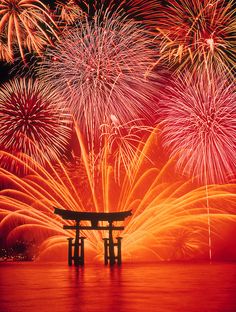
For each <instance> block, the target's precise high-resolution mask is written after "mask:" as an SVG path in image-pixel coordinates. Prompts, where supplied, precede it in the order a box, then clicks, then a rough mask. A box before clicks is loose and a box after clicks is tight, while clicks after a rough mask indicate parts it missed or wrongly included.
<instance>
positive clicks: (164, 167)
mask: <svg viewBox="0 0 236 312" xmlns="http://www.w3.org/2000/svg"><path fill="white" fill-rule="evenodd" d="M76 132H77V135H78V140H79V144H80V150H81V166H82V167H83V171H84V174H83V180H81V174H80V173H77V171H73V172H71V170H68V168H67V166H65V165H63V164H62V163H61V162H60V161H59V160H58V162H57V169H55V167H54V166H53V165H52V164H50V163H49V164H48V168H47V170H45V169H44V168H43V167H42V166H40V164H37V163H35V162H34V161H33V160H32V159H31V160H30V159H29V161H28V166H29V170H30V175H29V176H26V177H25V178H23V179H19V178H18V177H17V176H15V175H14V174H11V173H10V172H8V171H6V170H4V169H0V174H1V177H2V178H3V179H4V180H6V181H8V183H10V185H11V188H8V189H6V190H2V191H1V192H0V203H1V210H0V216H1V221H0V231H1V233H2V235H3V237H5V238H6V239H7V241H8V243H10V242H11V241H15V239H16V238H18V239H21V240H26V241H27V239H29V237H30V240H32V238H34V239H35V240H36V241H37V242H38V243H42V245H41V257H43V256H44V255H45V254H46V253H48V252H49V253H50V252H51V251H52V250H54V248H57V247H58V246H59V247H60V246H62V247H63V245H64V244H65V242H66V236H67V235H71V236H73V233H72V232H69V233H67V232H66V231H65V230H63V229H62V225H61V220H60V219H59V218H58V217H57V216H55V215H54V214H53V211H54V208H53V206H56V207H63V208H65V209H68V210H72V211H73V210H74V211H97V212H102V211H103V212H112V211H125V210H129V209H132V211H133V215H132V218H130V219H129V220H128V221H127V223H126V229H125V230H124V232H123V233H122V236H123V246H124V249H123V250H124V255H123V256H124V259H126V260H128V259H130V260H132V259H135V260H143V259H145V261H147V259H150V260H154V259H155V260H166V259H169V260H170V259H191V258H197V257H199V256H200V255H202V254H205V253H206V250H207V233H206V229H205V225H206V223H207V217H206V214H205V211H204V210H205V209H204V200H205V189H204V187H196V186H194V185H193V183H192V182H191V180H182V179H181V178H179V177H177V176H175V177H173V165H174V162H173V160H170V161H168V162H162V163H160V161H155V158H154V159H153V158H152V153H153V149H155V150H156V149H157V146H158V142H157V137H156V131H153V132H152V133H151V134H150V136H149V138H148V140H147V141H146V142H145V144H144V146H143V149H142V153H141V154H140V156H139V158H138V159H137V161H135V162H131V163H130V165H131V166H133V168H132V172H133V174H134V177H133V180H132V181H130V179H129V177H127V175H123V176H122V180H121V181H120V182H121V183H120V185H118V184H117V183H116V181H115V179H114V171H113V169H114V167H113V165H114V164H112V163H108V162H107V158H108V157H109V156H108V155H106V154H103V157H98V159H99V163H98V165H97V173H96V175H95V176H94V174H93V173H92V172H91V170H90V168H91V164H90V158H89V157H88V153H87V151H86V148H85V146H84V144H83V142H82V137H81V133H80V131H79V129H76ZM144 155H145V156H144ZM150 158H152V160H153V161H152V162H150V160H149V159H150ZM19 161H21V160H20V159H19ZM59 168H60V170H59ZM235 188H236V185H233V184H231V185H222V186H217V185H212V186H209V196H210V197H211V217H212V220H213V221H212V222H213V224H214V231H212V235H213V236H214V237H216V236H215V235H216V234H218V235H220V234H221V227H222V224H224V223H227V222H229V221H230V220H231V221H232V222H235V221H236V218H235V215H234V212H233V209H234V204H233V201H234V202H235ZM65 222H67V224H71V221H65ZM117 234H118V233H117ZM83 235H85V236H86V237H87V238H88V240H87V241H86V245H85V247H86V252H88V251H89V250H90V251H91V252H92V253H93V256H94V255H95V256H98V258H99V259H100V260H101V259H102V257H103V256H102V254H103V243H102V239H101V238H102V236H103V235H105V233H103V232H102V231H100V232H90V231H83Z"/></svg>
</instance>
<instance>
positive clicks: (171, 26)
mask: <svg viewBox="0 0 236 312" xmlns="http://www.w3.org/2000/svg"><path fill="white" fill-rule="evenodd" d="M235 27H236V21H235V9H234V6H233V1H225V0H203V1H202V0H183V1H177V0H169V1H167V2H166V5H164V6H163V7H162V8H160V9H159V14H158V22H157V26H156V30H157V38H158V41H159V40H160V41H159V43H160V62H162V61H163V62H166V63H167V64H169V65H171V66H173V67H174V68H176V69H178V70H182V69H183V68H184V67H186V66H187V67H192V68H193V69H196V68H199V67H200V66H209V65H212V64H213V65H216V64H217V65H219V64H221V66H222V67H223V68H227V69H228V71H232V69H233V68H235V42H236V37H235V31H234V29H235Z"/></svg>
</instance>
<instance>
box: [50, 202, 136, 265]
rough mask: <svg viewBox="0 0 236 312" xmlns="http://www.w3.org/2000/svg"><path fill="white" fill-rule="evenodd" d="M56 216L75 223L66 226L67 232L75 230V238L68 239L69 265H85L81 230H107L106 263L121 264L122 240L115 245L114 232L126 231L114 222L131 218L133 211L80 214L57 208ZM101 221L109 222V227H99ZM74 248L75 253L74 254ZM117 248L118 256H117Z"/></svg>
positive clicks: (119, 238) (104, 239)
mask: <svg viewBox="0 0 236 312" xmlns="http://www.w3.org/2000/svg"><path fill="white" fill-rule="evenodd" d="M54 213H55V214H57V215H59V216H61V217H62V218H63V219H64V220H72V221H75V225H64V226H63V228H64V229H66V230H75V238H74V239H73V238H68V264H69V265H72V261H73V260H74V265H75V266H79V265H83V264H84V239H85V237H83V236H80V230H88V231H90V230H107V231H108V232H109V237H108V238H103V241H104V263H105V264H108V263H109V264H110V265H114V264H115V263H116V262H117V264H121V239H122V237H117V238H116V239H117V242H116V243H114V241H113V236H112V231H121V230H124V226H114V225H113V222H116V221H124V220H125V218H126V217H128V216H131V214H132V213H131V210H129V211H122V212H80V211H71V210H64V209H60V208H55V211H54ZM81 221H90V222H91V225H81V224H80V222H81ZM100 221H107V222H108V226H104V225H102V226H101V225H99V222H100ZM73 247H74V252H73ZM115 247H117V254H116V255H115Z"/></svg>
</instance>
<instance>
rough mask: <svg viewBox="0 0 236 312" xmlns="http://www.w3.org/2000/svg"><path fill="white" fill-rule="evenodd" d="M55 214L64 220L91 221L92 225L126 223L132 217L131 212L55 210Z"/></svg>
mask: <svg viewBox="0 0 236 312" xmlns="http://www.w3.org/2000/svg"><path fill="white" fill-rule="evenodd" d="M54 213H55V214H57V215H59V216H61V217H62V218H63V219H64V220H75V221H91V223H92V224H97V223H98V221H108V222H113V221H124V220H125V218H126V217H128V216H131V215H132V213H131V210H128V211H122V212H81V211H71V210H64V209H60V208H55V211H54Z"/></svg>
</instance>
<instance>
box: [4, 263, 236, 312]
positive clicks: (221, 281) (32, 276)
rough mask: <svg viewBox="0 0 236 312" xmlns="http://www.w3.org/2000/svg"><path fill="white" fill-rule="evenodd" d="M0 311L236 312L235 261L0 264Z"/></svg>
mask: <svg viewBox="0 0 236 312" xmlns="http://www.w3.org/2000/svg"><path fill="white" fill-rule="evenodd" d="M0 311H1V312H27V311H33V312H51V311H56V312H74V311H79V312H90V311H99V312H108V311H112V312H139V311H142V312H146V311H147V312H148V311H151V312H152V311H157V312H159V311H160V312H177V311H178V312H180V311H181V312H185V311H186V312H236V264H234V263H233V264H230V263H229V264H211V265H210V264H205V263H201V264H190V263H176V264H173V263H167V264H123V265H122V266H121V267H114V268H110V267H105V266H104V265H103V264H100V265H92V264H89V265H86V266H85V267H84V268H75V267H68V266H67V265H66V264H64V263H60V264H58V263H50V264H46V263H2V264H0Z"/></svg>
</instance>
